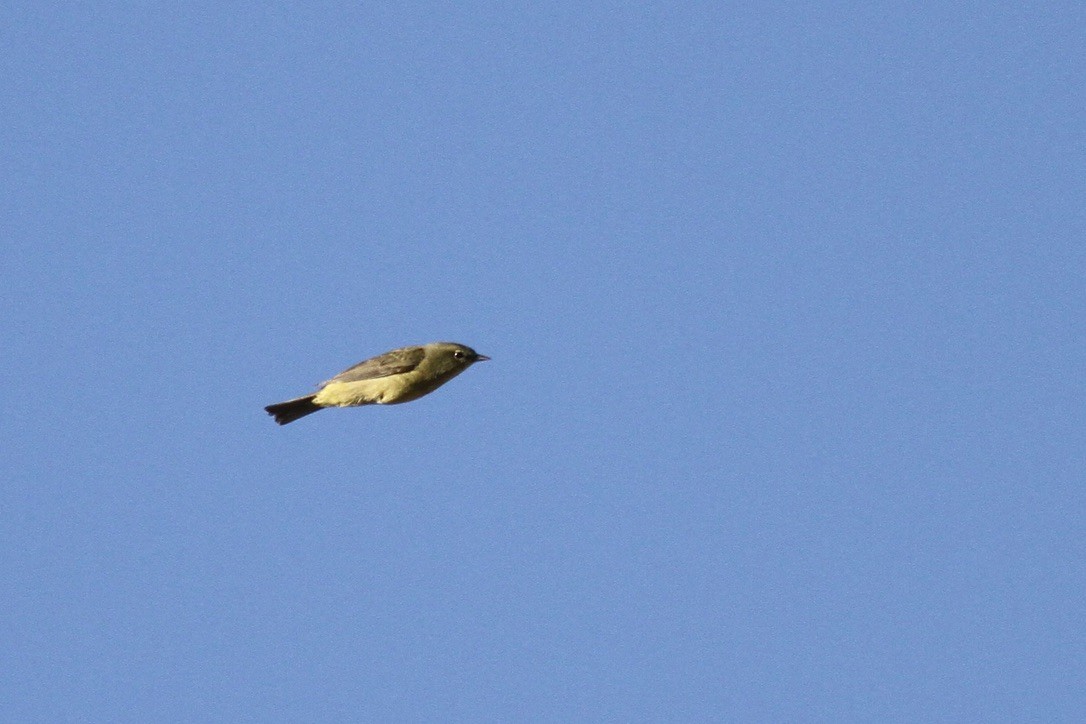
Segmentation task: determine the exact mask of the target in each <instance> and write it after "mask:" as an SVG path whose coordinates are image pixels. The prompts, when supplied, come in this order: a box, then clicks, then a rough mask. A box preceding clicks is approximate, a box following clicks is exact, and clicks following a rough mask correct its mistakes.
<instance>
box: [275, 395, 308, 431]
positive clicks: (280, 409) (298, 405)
mask: <svg viewBox="0 0 1086 724" xmlns="http://www.w3.org/2000/svg"><path fill="white" fill-rule="evenodd" d="M314 397H316V395H306V396H305V397H297V398H295V399H293V400H287V401H286V402H277V403H275V404H274V405H268V406H267V407H265V408H264V409H265V410H267V412H268V414H269V415H271V416H272V417H274V418H275V421H276V422H278V423H279V424H280V425H286V424H287V423H288V422H294V421H295V420H298V419H300V418H303V417H305V416H306V415H310V414H312V413H314V412H316V411H317V410H319V409H321V406H320V405H318V404H316V403H314V402H313V398H314Z"/></svg>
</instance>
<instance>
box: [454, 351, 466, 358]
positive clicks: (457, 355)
mask: <svg viewBox="0 0 1086 724" xmlns="http://www.w3.org/2000/svg"><path fill="white" fill-rule="evenodd" d="M453 357H455V358H456V359H464V352H463V351H462V350H459V349H458V350H456V351H455V352H453Z"/></svg>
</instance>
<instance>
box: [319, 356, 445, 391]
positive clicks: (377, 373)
mask: <svg viewBox="0 0 1086 724" xmlns="http://www.w3.org/2000/svg"><path fill="white" fill-rule="evenodd" d="M425 356H426V350H424V349H423V348H422V347H404V348H403V349H394V350H392V351H391V352H385V353H384V354H379V355H377V356H376V357H372V358H370V359H368V360H366V361H365V362H359V363H358V364H356V365H355V366H354V367H348V368H347V369H345V370H343V371H342V372H340V373H339V374H338V375H336V376H335V377H333V378H332V379H330V380H326V381H324V382H322V383H321V385H320V386H321V387H325V386H327V385H330V384H332V383H333V382H357V381H358V380H372V379H375V378H377V377H388V376H389V375H398V374H401V373H403V372H410V371H411V370H413V369H415V368H416V367H418V366H419V362H422V358H423V357H425Z"/></svg>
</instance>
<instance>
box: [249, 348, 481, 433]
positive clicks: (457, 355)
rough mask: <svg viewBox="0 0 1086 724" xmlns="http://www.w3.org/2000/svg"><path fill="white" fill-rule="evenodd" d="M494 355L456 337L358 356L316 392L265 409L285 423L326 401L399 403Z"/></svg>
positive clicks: (333, 404) (321, 406)
mask: <svg viewBox="0 0 1086 724" xmlns="http://www.w3.org/2000/svg"><path fill="white" fill-rule="evenodd" d="M488 359H490V358H489V357H487V356H486V355H482V354H479V353H478V352H476V351H475V350H473V349H472V348H471V347H468V346H465V345H462V344H457V343H456V342H432V343H430V344H424V345H419V346H416V347H401V348H400V349H394V350H392V351H391V352H385V353H384V354H381V355H377V356H376V357H372V358H370V359H368V360H366V361H365V362H359V363H358V364H356V365H355V366H354V367H349V368H348V369H345V370H343V371H342V372H340V373H339V374H338V375H336V376H335V377H333V378H332V379H330V380H328V381H327V382H322V383H321V384H320V386H319V387H318V388H317V392H315V393H313V394H312V395H306V396H304V397H296V398H294V399H293V400H287V401H286V402H278V403H276V404H274V405H268V406H267V407H265V408H264V409H265V410H266V411H267V413H268V414H269V415H271V416H272V417H274V418H275V421H276V422H278V423H279V424H280V425H286V424H287V423H288V422H294V421H295V420H297V419H299V418H302V417H305V416H306V415H309V414H312V413H314V412H316V411H317V410H321V409H324V408H325V407H357V406H360V405H395V404H399V403H401V402H410V401H411V400H417V399H418V398H420V397H422V396H423V395H427V394H429V393H431V392H433V391H434V390H436V389H437V388H438V387H441V386H442V385H443V384H445V383H446V382H448V381H449V380H451V379H452V378H453V377H456V376H457V375H458V374H460V373H461V372H463V371H464V370H466V369H467V368H468V367H471V366H472V365H473V364H475V363H476V362H484V361H486V360H488Z"/></svg>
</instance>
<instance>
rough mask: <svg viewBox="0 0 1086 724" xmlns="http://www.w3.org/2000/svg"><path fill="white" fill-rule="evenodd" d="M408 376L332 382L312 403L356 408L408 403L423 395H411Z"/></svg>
mask: <svg viewBox="0 0 1086 724" xmlns="http://www.w3.org/2000/svg"><path fill="white" fill-rule="evenodd" d="M409 377H410V376H409V375H391V376H389V377H379V378H377V379H375V380H358V381H357V382H333V383H332V384H330V385H328V386H326V387H324V388H323V389H322V390H321V391H320V392H318V393H317V396H316V397H314V398H313V402H315V403H316V404H318V405H320V406H321V407H356V406H358V405H392V404H395V403H397V402H408V401H410V400H413V399H415V398H416V397H419V396H421V394H425V393H426V391H423V392H422V393H416V394H413V392H414V390H412V389H411V387H412V384H411V382H412V381H411V379H410V378H409Z"/></svg>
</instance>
